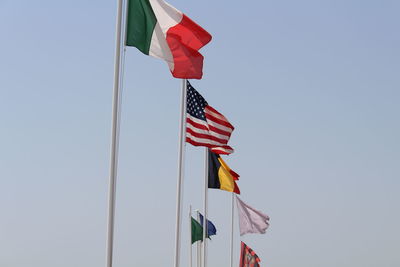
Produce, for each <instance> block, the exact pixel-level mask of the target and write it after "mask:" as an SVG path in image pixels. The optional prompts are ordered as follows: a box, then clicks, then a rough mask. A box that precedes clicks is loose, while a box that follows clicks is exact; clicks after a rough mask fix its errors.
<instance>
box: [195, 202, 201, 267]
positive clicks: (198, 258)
mask: <svg viewBox="0 0 400 267" xmlns="http://www.w3.org/2000/svg"><path fill="white" fill-rule="evenodd" d="M196 213H197V221H198V222H199V221H200V211H199V210H196ZM197 267H201V242H197Z"/></svg>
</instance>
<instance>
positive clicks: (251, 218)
mask: <svg viewBox="0 0 400 267" xmlns="http://www.w3.org/2000/svg"><path fill="white" fill-rule="evenodd" d="M236 204H237V209H238V214H239V228H240V235H244V234H249V233H254V234H265V231H266V230H267V228H268V226H269V223H268V221H269V217H268V215H266V214H264V213H262V212H261V211H258V210H256V209H254V208H252V207H250V206H249V205H247V204H246V203H244V202H243V201H242V200H241V199H240V198H238V197H237V196H236Z"/></svg>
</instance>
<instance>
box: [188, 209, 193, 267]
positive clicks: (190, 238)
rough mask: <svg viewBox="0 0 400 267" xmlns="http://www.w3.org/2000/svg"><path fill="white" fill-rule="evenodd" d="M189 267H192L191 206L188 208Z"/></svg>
mask: <svg viewBox="0 0 400 267" xmlns="http://www.w3.org/2000/svg"><path fill="white" fill-rule="evenodd" d="M189 246H190V247H189V267H192V261H193V260H192V205H190V206H189Z"/></svg>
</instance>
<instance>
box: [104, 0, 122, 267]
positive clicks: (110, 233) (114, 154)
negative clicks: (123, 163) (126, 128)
mask: <svg viewBox="0 0 400 267" xmlns="http://www.w3.org/2000/svg"><path fill="white" fill-rule="evenodd" d="M122 9H123V0H117V22H116V37H115V39H116V42H115V61H114V88H113V104H112V125H111V148H110V179H109V192H108V225H107V258H106V267H112V260H113V245H114V216H115V194H116V178H117V165H118V143H119V112H120V107H119V104H120V98H121V95H120V66H121V39H122V34H121V33H122Z"/></svg>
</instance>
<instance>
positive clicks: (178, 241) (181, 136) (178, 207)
mask: <svg viewBox="0 0 400 267" xmlns="http://www.w3.org/2000/svg"><path fill="white" fill-rule="evenodd" d="M186 83H187V80H186V79H182V91H181V108H180V113H181V114H180V121H179V148H178V177H177V181H176V221H175V253H174V267H179V263H180V250H181V211H182V184H183V160H184V152H185V133H186Z"/></svg>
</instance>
